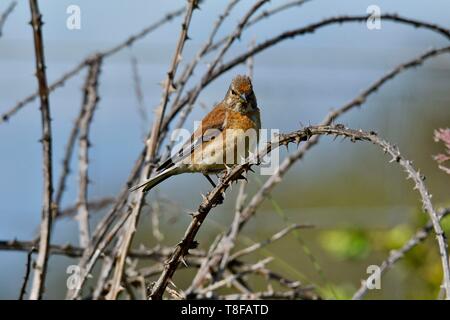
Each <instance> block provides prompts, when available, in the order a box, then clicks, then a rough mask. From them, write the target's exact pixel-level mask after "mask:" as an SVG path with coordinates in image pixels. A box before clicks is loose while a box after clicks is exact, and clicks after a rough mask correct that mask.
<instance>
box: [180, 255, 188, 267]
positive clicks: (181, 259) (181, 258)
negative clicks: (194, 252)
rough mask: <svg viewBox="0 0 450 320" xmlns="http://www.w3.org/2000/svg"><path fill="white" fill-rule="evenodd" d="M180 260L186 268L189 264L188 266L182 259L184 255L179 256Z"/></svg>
mask: <svg viewBox="0 0 450 320" xmlns="http://www.w3.org/2000/svg"><path fill="white" fill-rule="evenodd" d="M180 261H181V262H182V263H183V264H184V266H185V267H186V268H189V266H188V264H187V262H186V260H184V257H183V256H181V257H180Z"/></svg>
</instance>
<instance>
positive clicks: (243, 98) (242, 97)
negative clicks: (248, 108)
mask: <svg viewBox="0 0 450 320" xmlns="http://www.w3.org/2000/svg"><path fill="white" fill-rule="evenodd" d="M240 98H241V101H242V102H243V103H247V96H246V95H245V94H241V95H240Z"/></svg>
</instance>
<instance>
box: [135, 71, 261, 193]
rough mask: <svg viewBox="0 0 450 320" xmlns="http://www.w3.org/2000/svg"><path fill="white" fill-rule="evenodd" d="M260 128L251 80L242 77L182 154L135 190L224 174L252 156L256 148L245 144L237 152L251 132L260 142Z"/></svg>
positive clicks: (194, 135) (168, 161)
mask: <svg viewBox="0 0 450 320" xmlns="http://www.w3.org/2000/svg"><path fill="white" fill-rule="evenodd" d="M260 128H261V121H260V114H259V109H258V107H257V102H256V97H255V94H254V92H253V86H252V83H251V80H250V78H249V77H247V76H241V75H238V76H236V77H235V78H234V79H233V81H232V82H231V85H230V87H229V89H228V91H227V94H226V95H225V97H224V99H223V100H222V101H221V102H220V103H218V104H217V105H216V106H215V107H214V108H213V109H212V110H211V111H210V112H209V113H208V114H207V115H206V116H205V117H204V118H203V120H202V121H201V125H200V127H199V128H198V129H197V130H196V131H195V132H194V133H193V134H192V136H191V138H190V139H189V140H188V141H186V143H185V144H184V145H183V146H182V148H181V149H180V151H179V152H177V153H176V154H175V155H174V156H172V157H171V158H170V159H168V160H167V161H165V162H164V163H162V164H161V165H160V166H159V167H158V168H157V174H156V175H155V176H154V177H152V178H150V179H149V180H147V181H146V182H144V183H142V184H140V185H137V186H135V187H133V188H131V190H132V191H134V190H137V189H139V188H142V187H144V189H143V191H144V192H146V191H148V190H150V189H151V188H153V187H154V186H156V185H157V184H159V183H160V182H162V181H164V180H165V179H167V178H169V177H170V176H173V175H177V174H180V173H185V172H201V173H203V174H205V175H207V174H211V173H220V172H221V171H223V170H225V169H226V166H232V165H234V164H237V163H238V162H239V160H240V159H241V158H246V157H247V156H248V151H249V150H251V149H253V148H254V147H255V146H253V145H249V144H248V143H245V147H244V150H242V148H239V150H237V149H238V147H237V145H238V144H237V141H241V142H242V141H243V139H245V133H247V134H250V135H251V131H252V130H249V129H253V132H254V134H255V135H256V139H255V140H256V141H257V139H258V136H259V129H260ZM230 148H231V149H232V150H231V149H230ZM232 151H233V152H234V155H235V156H234V157H233V158H232V159H229V157H226V154H227V152H232ZM239 151H240V154H238V153H239Z"/></svg>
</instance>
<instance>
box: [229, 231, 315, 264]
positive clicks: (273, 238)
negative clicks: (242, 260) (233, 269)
mask: <svg viewBox="0 0 450 320" xmlns="http://www.w3.org/2000/svg"><path fill="white" fill-rule="evenodd" d="M311 227H312V225H302V224H293V225H291V226H289V227H286V228H284V229H283V230H280V231H278V232H277V233H275V234H274V235H273V236H271V237H270V238H269V239H266V240H264V241H262V242H258V243H255V244H253V245H251V246H250V247H247V248H245V249H242V250H239V251H238V252H235V253H233V255H232V256H231V257H230V261H233V260H236V259H237V258H239V257H242V256H243V255H246V254H250V253H252V252H255V251H256V250H258V249H261V248H262V247H265V246H267V245H269V244H271V243H272V242H275V241H277V240H279V239H281V238H283V237H284V236H285V235H287V234H288V233H289V232H291V231H293V230H297V229H302V228H311Z"/></svg>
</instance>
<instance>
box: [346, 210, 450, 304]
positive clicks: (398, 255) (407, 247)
mask: <svg viewBox="0 0 450 320" xmlns="http://www.w3.org/2000/svg"><path fill="white" fill-rule="evenodd" d="M448 214H450V208H446V209H441V210H439V212H438V218H439V221H440V220H442V219H443V218H445V217H446V216H447V215H448ZM432 231H433V223H432V222H431V221H430V222H428V223H427V224H426V225H425V226H424V227H423V228H421V229H419V230H418V231H417V232H416V233H415V234H414V235H413V236H412V237H411V239H409V240H408V241H407V242H406V243H405V244H404V245H403V246H402V247H401V248H400V249H398V250H393V251H392V252H391V253H390V254H389V257H388V258H387V259H386V260H384V261H383V262H382V263H381V264H380V265H379V266H380V275H383V274H384V273H385V272H386V271H388V270H389V269H390V268H392V267H393V266H394V264H395V263H396V262H397V261H399V260H400V259H402V258H403V257H404V256H405V254H406V253H408V252H409V251H411V249H413V248H414V247H416V246H417V245H419V244H420V243H422V242H423V241H424V240H425V239H426V238H428V236H429V235H430V233H431V232H432ZM367 281H368V280H367V279H366V280H363V281H361V287H360V288H359V289H358V291H356V292H355V294H354V295H353V297H352V299H353V300H361V299H362V298H364V296H365V295H366V294H367V291H368V287H367V285H366V284H367Z"/></svg>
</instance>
